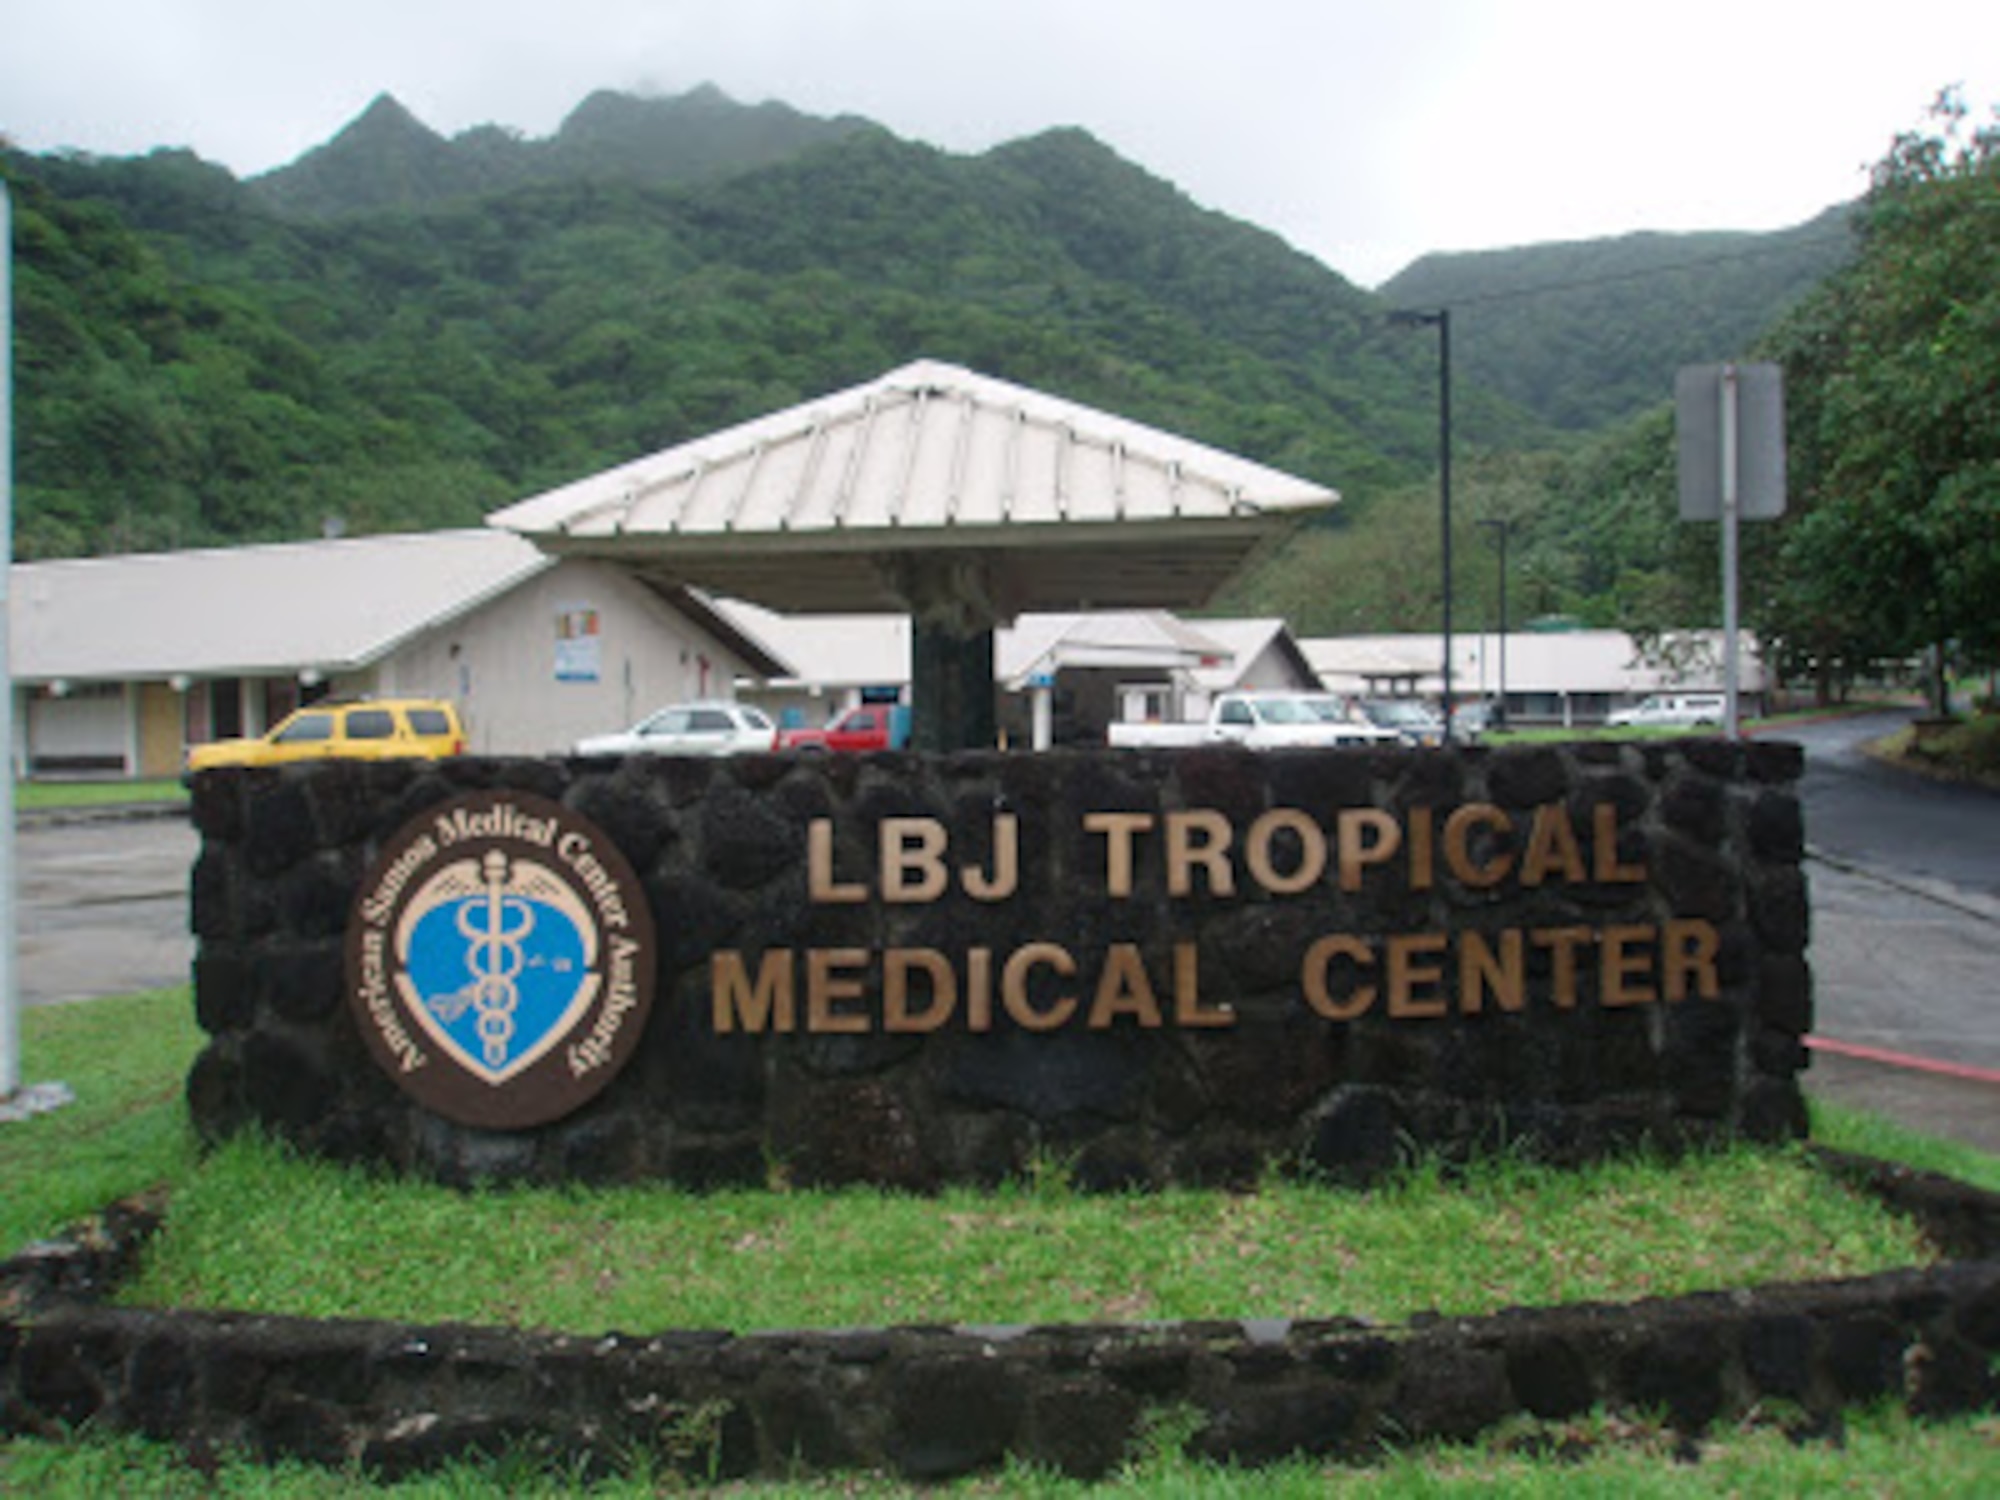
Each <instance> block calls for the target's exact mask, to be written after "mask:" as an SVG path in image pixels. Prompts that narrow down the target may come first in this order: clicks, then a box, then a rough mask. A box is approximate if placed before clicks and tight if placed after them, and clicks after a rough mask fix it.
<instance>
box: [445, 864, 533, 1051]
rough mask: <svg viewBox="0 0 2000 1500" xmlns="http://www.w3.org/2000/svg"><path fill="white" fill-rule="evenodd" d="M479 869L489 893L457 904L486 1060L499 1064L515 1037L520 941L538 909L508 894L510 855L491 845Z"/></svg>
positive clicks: (521, 960) (469, 991) (522, 960)
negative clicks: (508, 856) (459, 904)
mask: <svg viewBox="0 0 2000 1500" xmlns="http://www.w3.org/2000/svg"><path fill="white" fill-rule="evenodd" d="M480 874H481V875H482V876H483V877H484V881H485V885H486V893H485V899H484V900H474V901H468V902H466V903H465V904H464V905H463V906H461V907H460V908H459V909H458V931H459V935H460V936H461V937H463V938H464V939H465V940H466V953H465V962H466V967H468V968H469V969H471V970H472V983H471V984H470V985H469V986H467V988H466V991H465V993H466V994H467V996H468V997H469V998H470V1000H471V1001H472V1005H473V1009H474V1010H475V1011H477V1013H478V1020H477V1025H478V1028H479V1040H480V1043H481V1045H482V1046H483V1047H484V1049H485V1052H486V1065H487V1066H488V1067H489V1068H497V1067H500V1066H501V1065H503V1064H504V1063H505V1062H506V1061H507V1044H508V1043H509V1042H510V1041H512V1040H513V1039H514V1007H515V1006H516V1005H517V1004H518V1003H519V1001H520V998H521V992H520V989H519V987H518V986H517V985H516V984H515V982H514V981H515V979H516V977H517V976H518V975H519V974H520V972H521V969H522V966H523V964H524V963H525V962H526V960H525V958H524V956H523V953H522V949H521V945H522V944H523V943H524V942H526V941H527V938H528V934H529V933H530V932H532V931H534V928H535V911H534V908H533V907H532V906H531V905H529V903H528V902H526V901H524V900H522V899H521V898H520V897H519V896H510V895H508V894H507V856H506V855H504V854H502V853H500V852H499V851H498V850H497V849H496V850H490V851H489V852H488V853H487V855H486V858H485V859H484V860H483V861H481V864H480ZM510 919H511V925H510Z"/></svg>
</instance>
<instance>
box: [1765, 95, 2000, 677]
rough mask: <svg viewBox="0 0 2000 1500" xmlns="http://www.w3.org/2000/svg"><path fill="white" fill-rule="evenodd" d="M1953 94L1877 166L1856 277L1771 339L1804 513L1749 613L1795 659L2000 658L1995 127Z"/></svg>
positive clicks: (1999, 156)
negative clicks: (1771, 581) (1801, 653)
mask: <svg viewBox="0 0 2000 1500" xmlns="http://www.w3.org/2000/svg"><path fill="white" fill-rule="evenodd" d="M1966 122H1967V112H1966V109H1965V106H1964V104H1963V102H1962V101H1961V100H1960V98H1959V97H1958V95H1957V94H1956V93H1955V92H1949V91H1948V92H1947V93H1945V94H1944V95H1942V96H1940V98H1939V100H1938V102H1937V104H1936V105H1935V106H1934V107H1933V110H1932V115H1931V129H1930V130H1928V131H1925V132H1912V133H1909V134H1906V135H1904V136H1902V137H1899V138H1898V139H1897V141H1896V143H1895V145H1894V146H1893V147H1892V149H1891V150H1890V152H1889V154H1888V156H1886V157H1885V158H1884V159H1883V161H1882V162H1881V163H1880V164H1879V165H1878V166H1877V167H1876V169H1875V173H1874V180H1873V183H1872V185H1871V187H1870V190H1869V194H1868V198H1867V202H1866V204H1865V205H1864V207H1863V211H1862V213H1861V216H1860V220H1859V232H1860V250H1859V255H1858V256H1857V258H1856V260H1855V261H1854V263H1853V264H1852V265H1851V266H1850V267H1849V268H1848V269H1847V270H1845V271H1843V272H1842V273H1840V274H1838V275H1836V276H1835V277H1834V278H1833V279H1832V280H1830V281H1828V282H1827V283H1826V284H1824V285H1823V286H1822V288H1821V289H1820V290H1819V291H1818V292H1817V293H1816V294H1815V295H1814V296H1812V297H1811V298H1809V299H1808V300H1807V302H1806V303H1805V304H1804V305H1803V306H1802V307H1801V308H1800V309H1799V310H1798V312H1797V313H1795V314H1794V316H1793V317H1792V318H1790V319H1789V320H1788V321H1787V322H1786V324H1785V325H1783V327H1782V329H1781V331H1780V333H1779V334H1778V336H1777V338H1776V340H1775V348H1776V353H1777V355H1778V357H1779V358H1780V359H1781V360H1782V362H1783V363H1784V365H1785V369H1786V384H1787V391H1788V400H1789V404H1790V407H1791V412H1790V422H1789V428H1790V431H1789V441H1790V446H1791V455H1790V473H1791V485H1790V488H1791V492H1792V498H1793V501H1794V503H1795V505H1796V506H1797V508H1798V512H1799V513H1798V515H1797V518H1796V519H1795V520H1794V521H1793V522H1792V523H1791V524H1790V525H1789V526H1788V527H1787V529H1786V533H1785V535H1784V537H1783V539H1782V542H1781V544H1780V566H1779V568H1778V570H1777V571H1776V575H1775V576H1776V578H1777V579H1778V582H1777V583H1776V584H1775V585H1774V586H1773V588H1772V589H1771V590H1770V592H1769V594H1768V595H1767V596H1766V597H1765V598H1764V599H1763V600H1761V601H1759V603H1758V604H1757V605H1756V606H1755V613H1756V616H1757V623H1758V625H1759V626H1760V628H1761V629H1762V630H1763V631H1764V633H1765V634H1766V635H1767V636H1769V637H1771V638H1773V639H1779V640H1783V641H1786V642H1787V643H1788V644H1789V645H1790V646H1791V647H1792V648H1793V649H1794V650H1795V651H1796V650H1797V648H1798V647H1800V646H1806V647H1808V648H1809V649H1810V651H1816V652H1822V653H1833V654H1837V655H1841V656H1844V657H1869V656H1872V657H1876V658H1883V657H1907V656H1909V655H1912V654H1914V653H1916V652H1918V651H1922V650H1929V651H1930V652H1931V653H1932V660H1933V662H1934V663H1935V664H1936V668H1937V670H1936V671H1935V673H1934V674H1933V680H1932V694H1933V702H1934V707H1935V708H1936V710H1937V711H1938V712H1940V713H1942V712H1943V711H1944V710H1945V707H1946V704H1945V701H1944V695H1943V669H1944V664H1945V662H1946V660H1947V659H1948V658H1949V657H1950V656H1951V655H1953V654H1956V655H1957V656H1958V657H1959V659H1960V660H1961V661H1962V662H1965V663H1967V664H1973V663H1984V662H1991V661H1992V660H1993V659H1994V656H1995V654H1996V648H2000V615H1996V614H1995V612H1994V611H1993V609H1992V607H1991V601H1992V600H1993V598H1994V597H1995V590H1996V588H2000V234H1996V233H1995V227H1996V225H2000V126H1996V125H1987V126H1984V127H1981V128H1977V129H1971V130H1968V129H1967V123H1966Z"/></svg>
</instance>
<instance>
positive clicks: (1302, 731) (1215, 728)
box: [1107, 691, 1379, 750]
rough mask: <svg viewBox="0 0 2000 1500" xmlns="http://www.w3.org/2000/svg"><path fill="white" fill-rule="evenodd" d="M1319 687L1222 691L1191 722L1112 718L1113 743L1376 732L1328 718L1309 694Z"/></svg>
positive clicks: (1158, 745) (1337, 737) (1165, 745)
mask: <svg viewBox="0 0 2000 1500" xmlns="http://www.w3.org/2000/svg"><path fill="white" fill-rule="evenodd" d="M1324 696H1325V695H1324V694H1321V693H1297V692H1275V691H1274V692H1258V693H1224V694H1223V695H1222V696H1221V697H1219V698H1217V699H1216V700H1215V706H1214V707H1213V708H1211V709H1210V710H1209V712H1208V717H1207V718H1206V719H1201V720H1197V721H1196V722H1194V723H1192V724H1113V725H1112V726H1111V728H1110V731H1109V733H1108V735H1107V738H1108V739H1109V740H1110V742H1111V744H1112V745H1114V746H1121V747H1124V748H1127V749H1178V748H1184V747H1187V746H1193V745H1214V744H1237V745H1247V746H1249V747H1250V748H1251V749H1252V750H1274V749H1279V748H1282V747H1286V746H1293V745H1316V746H1327V745H1365V744H1371V743H1373V742H1375V741H1376V740H1377V739H1378V738H1379V736H1378V735H1377V734H1376V733H1375V732H1374V730H1373V729H1371V728H1370V727H1369V726H1368V725H1366V724H1355V723H1349V722H1347V721H1344V720H1331V719H1328V718H1327V717H1325V716H1324V715H1323V714H1321V713H1320V712H1319V711H1318V710H1317V709H1315V708H1314V706H1313V705H1312V703H1311V702H1310V701H1309V700H1312V699H1315V698H1321V697H1324Z"/></svg>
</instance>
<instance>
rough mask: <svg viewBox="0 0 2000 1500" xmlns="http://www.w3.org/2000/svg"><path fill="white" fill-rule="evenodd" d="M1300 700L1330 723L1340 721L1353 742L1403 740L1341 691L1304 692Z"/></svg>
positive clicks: (1389, 743)
mask: <svg viewBox="0 0 2000 1500" xmlns="http://www.w3.org/2000/svg"><path fill="white" fill-rule="evenodd" d="M1299 701H1300V702H1302V703H1304V704H1305V706H1306V708H1307V709H1308V710H1310V711H1311V712H1312V713H1314V714H1315V715H1317V716H1318V717H1319V718H1320V719H1321V720H1323V721H1324V722H1326V723H1328V724H1338V725H1340V726H1341V728H1342V730H1343V731H1344V732H1346V733H1347V734H1348V735H1349V736H1350V737H1351V741H1352V742H1353V743H1357V744H1387V745H1394V744H1400V743H1401V742H1402V736H1401V735H1399V734H1397V733H1396V731H1395V730H1393V729H1383V728H1381V727H1379V726H1378V725H1376V724H1375V723H1374V722H1373V721H1371V720H1370V719H1369V717H1368V715H1366V714H1365V713H1363V712H1362V711H1361V705H1360V704H1358V703H1356V702H1355V701H1354V700H1353V699H1352V698H1349V697H1346V696H1344V695H1343V694H1340V693H1301V694H1300V695H1299Z"/></svg>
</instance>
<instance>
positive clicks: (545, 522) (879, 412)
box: [488, 361, 1340, 618]
mask: <svg viewBox="0 0 2000 1500" xmlns="http://www.w3.org/2000/svg"><path fill="white" fill-rule="evenodd" d="M1339 498H1340V497H1339V496H1338V495H1337V494H1336V493H1335V492H1333V491H1332V490H1329V489H1327V488H1325V487H1323V486H1321V485H1317V484H1314V483H1311V482H1309V481H1307V480H1303V479H1299V478H1296V477H1294V476H1292V475H1289V474H1285V473H1281V472H1279V471H1278V470H1276V469H1270V468H1266V467H1264V466H1263V465H1261V464H1255V463H1251V462H1249V461H1248V460H1246V459H1242V458H1238V457H1236V456H1234V455H1232V454H1228V453H1224V452H1222V451H1220V450H1219V449H1215V448H1210V447H1207V446H1204V445H1203V444H1200V443H1196V442H1192V441H1190V440H1188V439H1186V438H1182V437H1176V436H1174V435H1173V434H1171V433H1166V432H1160V431H1158V430H1156V429H1153V428H1150V427H1146V426H1144V425H1142V424H1140V423H1137V422H1131V421H1127V420H1125V419H1124V418H1122V417H1116V416H1112V415H1110V414H1108V413H1105V412H1101V411H1097V410H1094V409H1092V408H1090V407H1087V406H1080V405H1077V404H1076V403H1074V402H1071V401H1065V400H1062V399H1060V398H1058V397H1054V396H1050V395H1046V394H1043V393H1042V392H1039V391H1034V390H1030V389H1028V388H1026V387H1024V386H1017V385H1011V384H1008V383H1007V382H1005V381H1000V380H995V379H992V378H990V377H988V376H984V375H979V374H975V373H974V372H972V371H970V370H965V369H961V368H959V367H958V366H955V365H948V364H940V363H936V362H933V361H920V362H918V363H916V364H911V365H905V366H903V367H902V368H901V369H898V370H893V371H891V372H890V373H888V374H887V375H884V376H882V377H881V378H880V379H877V380H875V381H872V382H870V383H868V384H866V385H861V386H856V387H854V388H852V389H850V390H846V391H841V392H838V393H836V394H834V395H831V396H827V397H825V398H823V399H821V400H818V401H811V402H807V403H805V404H804V405H801V406H796V407H793V408H791V409H790V410H787V411H781V412H777V413H774V414H772V415H770V416H766V417H760V418H758V419H756V420H755V421H751V422H746V423H743V424H742V425H740V426H737V427H732V428H728V429H726V430H724V431H722V432H718V433H715V434H712V435H711V436H708V437H705V438H700V439H697V440H696V441H694V442H690V443H684V444H682V445H681V446H679V447H676V448H669V449H667V450H665V451H663V452H660V453H655V454H653V455H652V456H650V457H648V458H642V459H639V460H637V461H635V462H633V463H629V464H625V465H623V466H621V467H619V468H615V469H610V470H607V471H605V472H603V473H601V474H596V475H592V476H591V477H589V478H587V479H582V480H578V481H576V482H575V483H573V484H569V485H565V486H563V487H562V488H560V489H556V490H551V491H549V492H548V493H546V494H542V495H538V496H535V497H534V498H532V499H528V500H524V501H522V502H520V503H519V504H516V505H513V506H509V507H507V508H506V509H504V510H500V511H497V512H495V513H494V514H493V515H492V516H490V517H489V518H488V520H489V522H490V524H492V525H494V526H498V527H502V528H504V529H507V530H511V531H516V532H520V533H522V534H524V535H527V536H529V537H531V538H533V539H534V540H535V541H536V542H537V543H538V544H539V545H541V546H543V547H545V548H547V549H548V550H549V551H552V552H557V553H567V554H573V555H578V554H580V555H586V556H596V557H605V558H615V559H618V560H620V561H622V562H624V563H626V564H627V565H628V566H631V567H633V568H635V569H636V570H638V571H639V572H641V573H642V574H643V575H645V576H647V577H649V578H650V579H651V580H652V581H654V582H655V583H661V584H669V583H686V584H693V585H696V586H698V587H701V588H704V589H707V590H709V591H711V592H715V593H722V594H729V595H733V596H735V597H738V598H743V599H748V600H751V601H753V602H756V603H759V604H763V605H766V606H768V607H770V608H772V609H778V610H788V611H796V612H805V613H830V612H834V613H838V612H865V611H874V610H895V611H903V610H907V609H910V608H912V606H913V597H912V596H913V593H917V592H922V590H920V589H917V588H915V587H913V584H912V577H913V572H915V573H924V572H928V573H930V575H931V576H932V577H937V576H939V575H937V574H936V572H935V570H936V569H937V568H939V567H945V568H947V569H949V570H950V571H949V573H948V574H947V575H945V576H946V577H947V579H948V582H947V587H955V586H956V583H957V581H958V580H971V579H972V578H973V575H974V573H975V572H976V575H977V579H976V583H973V582H970V581H968V582H967V584H966V586H967V587H969V588H970V587H976V588H978V589H981V590H984V591H986V592H988V593H989V594H990V595H991V599H992V602H993V604H994V605H995V613H996V614H997V615H998V616H999V617H1000V618H1010V617H1012V616H1013V615H1014V614H1017V613H1020V612H1022V611H1025V610H1075V609H1091V608H1143V607H1161V608H1189V607H1193V606H1196V605H1200V604H1202V603H1205V602H1206V601H1207V600H1208V599H1209V598H1210V597H1212V596H1213V595H1214V593H1215V592H1216V591H1217V590H1218V589H1219V588H1220V587H1221V586H1222V585H1223V584H1224V583H1226V582H1227V581H1228V580H1229V579H1230V578H1231V577H1233V576H1234V575H1235V574H1236V573H1237V572H1238V571H1240V570H1241V569H1242V568H1243V567H1244V566H1245V565H1246V564H1247V563H1248V562H1249V561H1250V560H1251V558H1252V557H1253V556H1254V555H1255V554H1256V553H1257V552H1258V551H1259V549H1261V548H1263V547H1266V546H1269V545H1271V544H1273V543H1274V542H1276V541H1277V540H1279V539H1281V538H1282V537H1283V536H1284V535H1285V534H1287V533H1288V532H1289V531H1290V530H1291V529H1292V528H1293V527H1294V526H1296V525H1297V524H1298V523H1299V522H1300V521H1302V520H1304V519H1305V518H1306V517H1308V516H1310V515H1311V514H1313V513H1315V512H1317V511H1322V510H1324V509H1326V508H1328V507H1330V506H1332V505H1334V504H1336V503H1338V501H1339Z"/></svg>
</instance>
